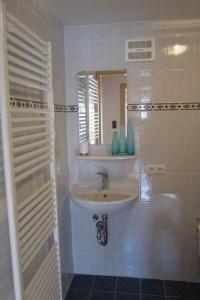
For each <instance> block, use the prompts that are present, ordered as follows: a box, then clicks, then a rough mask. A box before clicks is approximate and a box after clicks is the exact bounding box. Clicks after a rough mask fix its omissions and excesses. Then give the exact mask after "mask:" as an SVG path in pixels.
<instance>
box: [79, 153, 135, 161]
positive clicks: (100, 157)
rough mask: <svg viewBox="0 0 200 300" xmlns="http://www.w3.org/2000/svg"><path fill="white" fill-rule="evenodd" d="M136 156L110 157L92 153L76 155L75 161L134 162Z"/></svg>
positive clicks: (104, 154) (106, 154)
mask: <svg viewBox="0 0 200 300" xmlns="http://www.w3.org/2000/svg"><path fill="white" fill-rule="evenodd" d="M136 158H137V157H136V155H126V154H124V155H118V154H116V155H111V154H109V153H92V154H89V155H87V156H82V155H78V156H77V159H79V160H98V161H101V160H102V161H105V160H109V161H113V160H114V161H122V160H134V159H136Z"/></svg>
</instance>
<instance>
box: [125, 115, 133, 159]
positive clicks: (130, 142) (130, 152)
mask: <svg viewBox="0 0 200 300" xmlns="http://www.w3.org/2000/svg"><path fill="white" fill-rule="evenodd" d="M127 154H128V155H134V154H135V136H134V131H133V124H132V120H131V119H128V125H127Z"/></svg>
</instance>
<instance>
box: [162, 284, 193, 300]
mask: <svg viewBox="0 0 200 300" xmlns="http://www.w3.org/2000/svg"><path fill="white" fill-rule="evenodd" d="M165 289H166V295H167V296H190V295H191V294H190V289H189V286H188V283H187V282H185V281H171V280H166V281H165Z"/></svg>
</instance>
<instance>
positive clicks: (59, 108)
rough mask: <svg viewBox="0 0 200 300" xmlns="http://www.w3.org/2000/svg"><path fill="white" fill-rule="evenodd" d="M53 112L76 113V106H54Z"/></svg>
mask: <svg viewBox="0 0 200 300" xmlns="http://www.w3.org/2000/svg"><path fill="white" fill-rule="evenodd" d="M54 111H55V112H78V105H60V104H54Z"/></svg>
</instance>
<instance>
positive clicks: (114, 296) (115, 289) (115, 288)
mask: <svg viewBox="0 0 200 300" xmlns="http://www.w3.org/2000/svg"><path fill="white" fill-rule="evenodd" d="M117 281H118V276H116V283H115V292H114V300H115V299H116V294H117Z"/></svg>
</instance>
